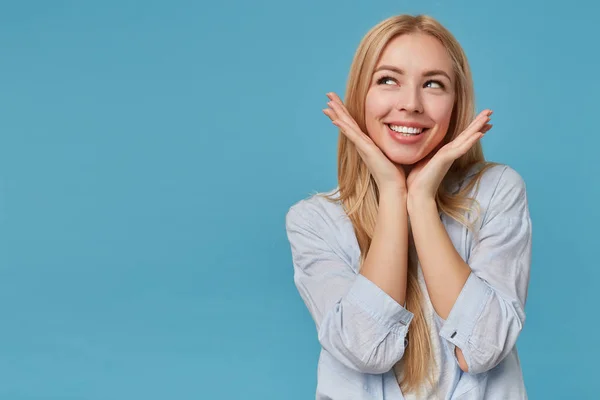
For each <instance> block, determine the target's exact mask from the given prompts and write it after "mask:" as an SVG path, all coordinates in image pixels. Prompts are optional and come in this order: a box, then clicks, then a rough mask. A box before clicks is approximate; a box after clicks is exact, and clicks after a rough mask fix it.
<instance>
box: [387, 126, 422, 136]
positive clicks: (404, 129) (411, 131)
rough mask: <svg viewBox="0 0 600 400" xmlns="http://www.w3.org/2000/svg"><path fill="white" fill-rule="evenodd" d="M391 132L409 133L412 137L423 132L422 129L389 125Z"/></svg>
mask: <svg viewBox="0 0 600 400" xmlns="http://www.w3.org/2000/svg"><path fill="white" fill-rule="evenodd" d="M388 126H389V127H390V129H391V130H393V131H394V132H398V133H409V134H411V135H418V134H419V133H421V132H423V129H422V128H412V127H408V126H400V125H388Z"/></svg>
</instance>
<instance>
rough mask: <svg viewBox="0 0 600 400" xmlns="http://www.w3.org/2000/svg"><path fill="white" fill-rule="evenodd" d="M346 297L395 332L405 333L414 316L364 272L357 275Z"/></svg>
mask: <svg viewBox="0 0 600 400" xmlns="http://www.w3.org/2000/svg"><path fill="white" fill-rule="evenodd" d="M346 299H347V300H348V301H349V302H351V303H353V304H355V305H357V306H359V307H360V308H361V309H363V310H364V311H365V312H366V313H368V314H369V315H371V317H373V318H374V319H375V320H377V321H378V322H379V323H380V324H382V325H383V326H384V327H386V328H387V329H390V330H391V331H392V332H395V333H400V334H403V335H405V334H406V331H407V330H408V325H409V324H410V322H411V321H412V319H413V317H414V315H413V313H412V312H410V311H408V310H407V309H406V308H404V307H402V306H401V305H400V304H398V302H397V301H396V300H394V299H393V298H392V297H391V296H390V295H389V294H387V293H386V292H384V291H383V290H382V289H381V288H380V287H379V286H377V285H376V284H374V283H373V282H371V281H370V280H369V279H367V278H365V277H364V276H363V275H362V274H358V275H357V276H356V280H355V281H354V284H353V285H352V287H351V288H350V291H349V292H348V295H347V296H346Z"/></svg>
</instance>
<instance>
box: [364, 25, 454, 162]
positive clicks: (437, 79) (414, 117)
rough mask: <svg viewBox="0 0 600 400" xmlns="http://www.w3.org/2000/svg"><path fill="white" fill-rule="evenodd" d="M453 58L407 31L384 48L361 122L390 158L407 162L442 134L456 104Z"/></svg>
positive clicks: (424, 37) (427, 38)
mask: <svg viewBox="0 0 600 400" xmlns="http://www.w3.org/2000/svg"><path fill="white" fill-rule="evenodd" d="M454 79H455V77H454V74H453V70H452V59H451V58H450V55H449V54H448V52H447V51H446V49H445V48H444V46H443V45H442V44H441V43H440V42H439V41H438V40H437V39H436V38H434V37H432V36H429V35H425V34H406V35H401V36H398V37H396V38H394V39H393V40H391V41H390V42H389V43H388V44H387V46H386V47H385V49H384V51H383V53H382V55H381V58H380V60H379V62H378V63H377V66H376V67H375V73H374V74H373V76H372V79H371V85H370V87H369V90H368V92H367V97H366V103H365V122H366V126H367V131H368V134H369V136H370V137H371V139H373V141H374V142H375V144H377V146H379V148H380V149H381V150H382V151H383V152H384V153H385V155H386V156H387V157H388V158H389V159H390V160H391V161H393V162H394V163H396V164H401V165H411V164H414V163H416V162H418V161H419V160H421V159H423V158H424V157H426V156H427V155H428V154H429V153H431V152H432V151H433V150H434V149H435V148H436V147H437V146H438V145H439V144H440V143H441V142H442V140H443V139H444V136H445V135H446V132H447V131H448V125H449V124H450V117H451V115H452V107H453V105H454V98H455V93H454Z"/></svg>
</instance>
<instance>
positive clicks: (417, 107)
mask: <svg viewBox="0 0 600 400" xmlns="http://www.w3.org/2000/svg"><path fill="white" fill-rule="evenodd" d="M400 92H401V93H400V96H399V98H398V103H397V105H396V108H397V109H398V110H401V111H402V110H404V111H407V112H411V113H422V112H423V102H422V100H421V95H420V94H419V91H418V89H414V88H408V87H405V88H403V90H401V91H400Z"/></svg>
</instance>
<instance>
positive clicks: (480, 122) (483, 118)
mask: <svg viewBox="0 0 600 400" xmlns="http://www.w3.org/2000/svg"><path fill="white" fill-rule="evenodd" d="M488 122H490V117H489V114H488V113H484V112H482V113H480V114H479V115H478V116H477V118H475V119H474V120H473V122H471V124H470V125H469V126H468V127H467V129H465V130H464V131H463V132H462V133H461V134H460V135H458V136H457V137H456V139H454V141H455V142H456V144H459V145H460V144H462V143H463V142H464V141H465V140H469V139H470V138H471V136H473V135H476V134H477V133H478V132H481V130H482V129H484V127H485V126H486V125H488Z"/></svg>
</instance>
